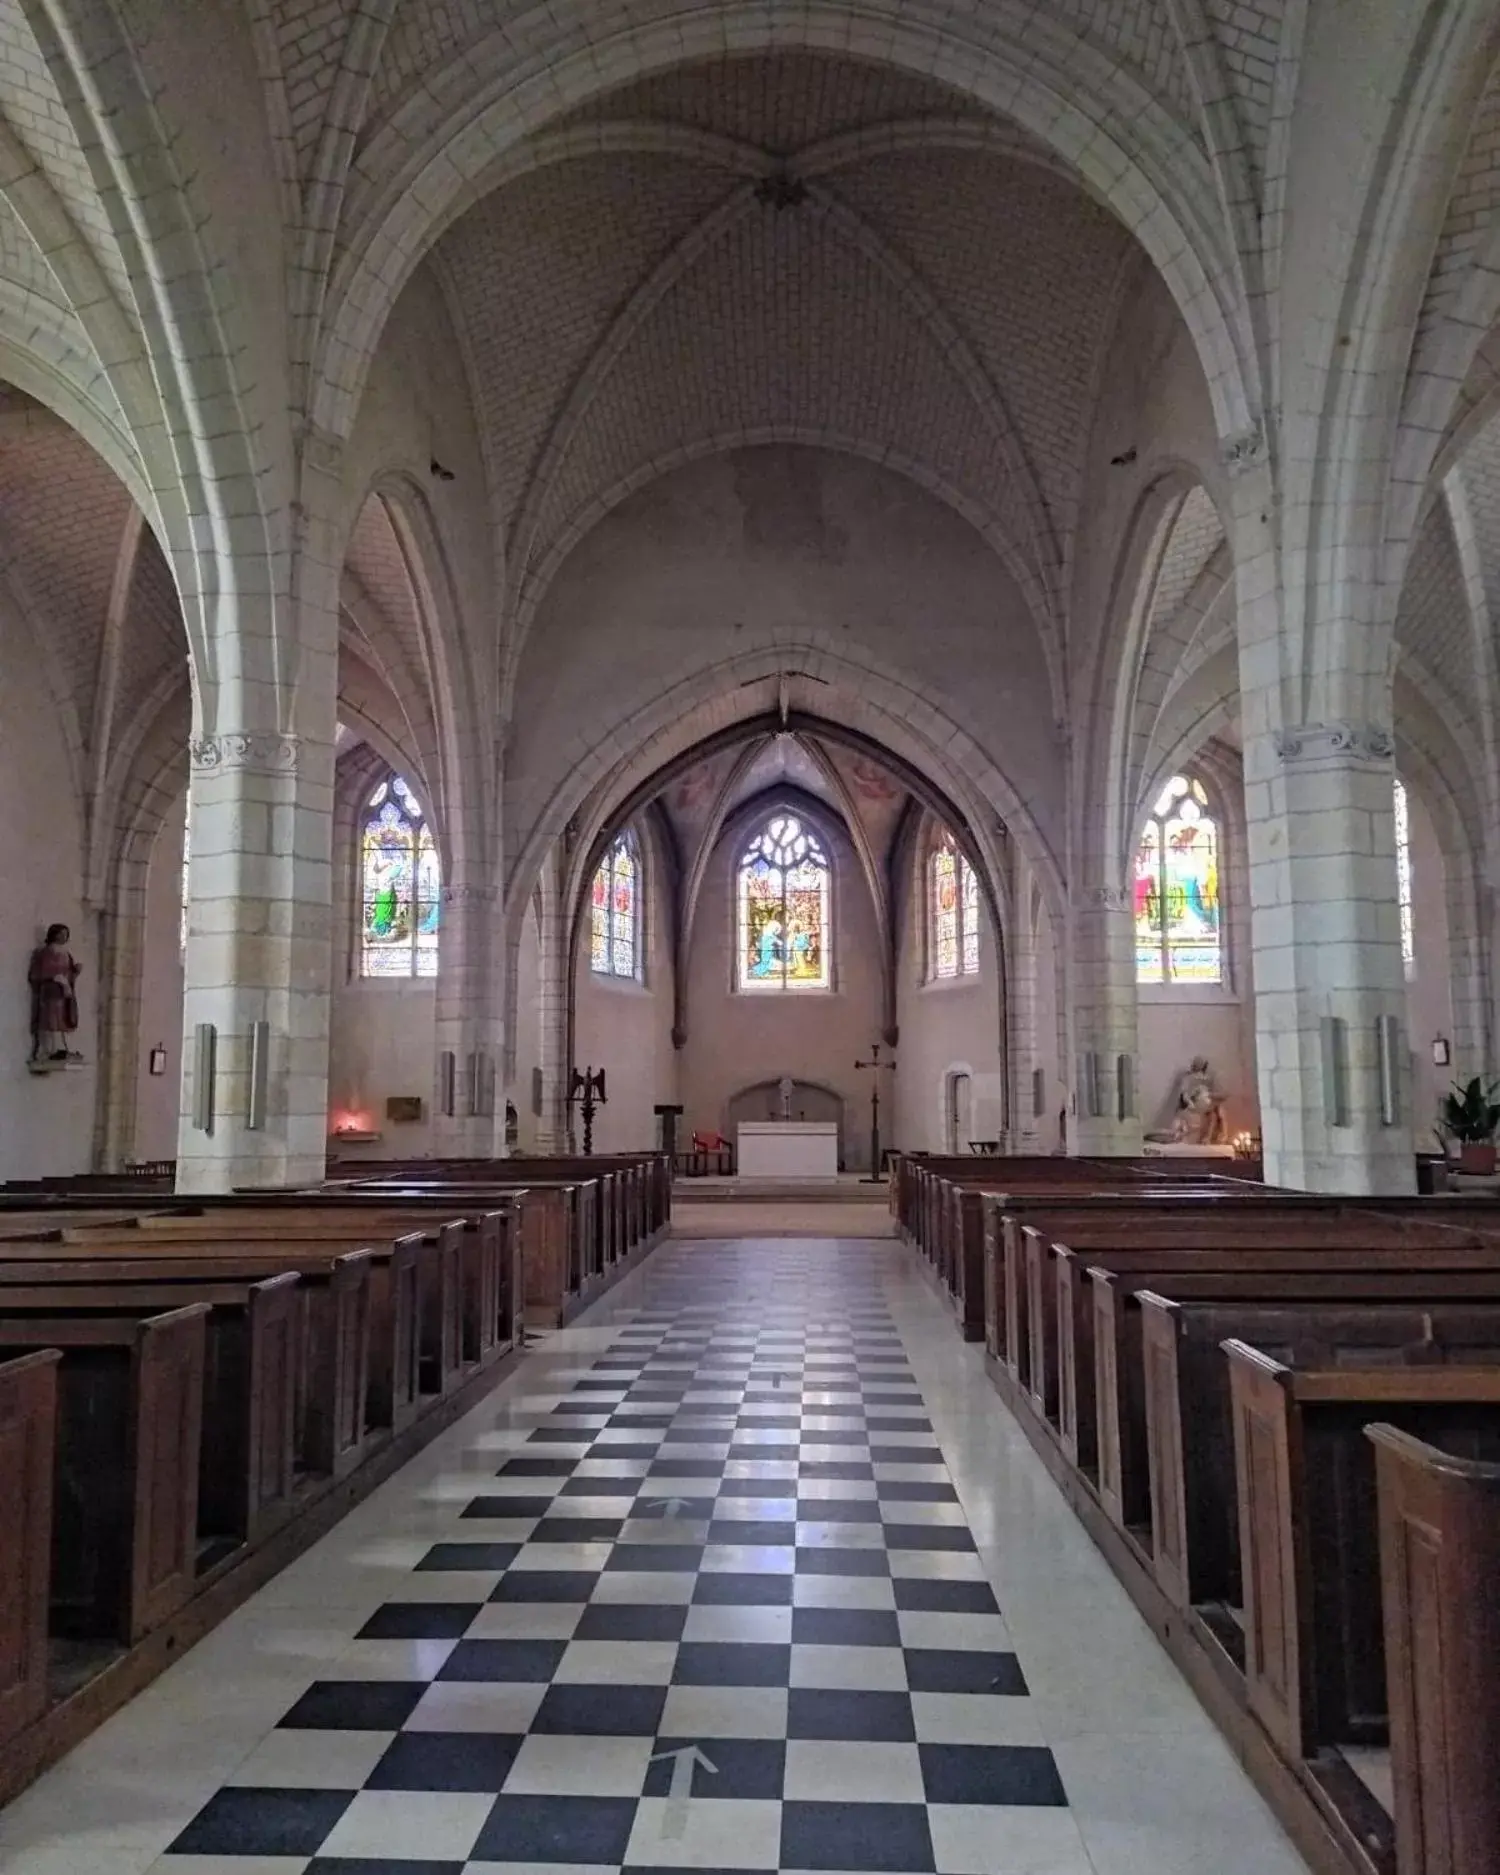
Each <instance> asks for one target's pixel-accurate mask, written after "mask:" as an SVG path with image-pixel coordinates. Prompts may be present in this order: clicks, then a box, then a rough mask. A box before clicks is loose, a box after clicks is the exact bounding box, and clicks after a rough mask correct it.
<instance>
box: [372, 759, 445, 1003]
mask: <svg viewBox="0 0 1500 1875" xmlns="http://www.w3.org/2000/svg"><path fill="white" fill-rule="evenodd" d="M359 851H360V967H359V973H360V975H361V976H364V977H435V976H436V975H437V960H438V923H439V921H440V919H441V917H442V912H443V893H442V878H441V876H440V872H439V868H438V856H437V845H436V843H435V842H434V840H433V837H432V829H431V827H429V826H428V824H427V816H426V814H425V813H424V812H423V810H422V804H421V802H420V801H418V799H417V797H416V795H415V794H413V793H412V791H411V789H410V788H409V787H408V786H407V784H406V782H404V781H403V780H402V779H401V777H400V776H399V775H390V776H388V777H387V778H386V780H384V781H382V782H381V784H380V786H379V787H378V788H376V790H375V792H374V793H373V794H372V795H371V796H370V798H369V801H368V802H367V803H366V806H365V816H364V821H363V823H362V826H361V830H360V845H359Z"/></svg>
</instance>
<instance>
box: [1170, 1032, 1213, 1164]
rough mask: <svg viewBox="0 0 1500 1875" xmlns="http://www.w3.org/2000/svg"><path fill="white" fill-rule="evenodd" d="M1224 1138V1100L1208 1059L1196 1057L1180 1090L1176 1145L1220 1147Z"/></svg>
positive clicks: (1173, 1130) (1200, 1056)
mask: <svg viewBox="0 0 1500 1875" xmlns="http://www.w3.org/2000/svg"><path fill="white" fill-rule="evenodd" d="M1224 1134H1225V1125H1224V1096H1223V1095H1222V1094H1221V1093H1220V1092H1219V1091H1218V1089H1217V1088H1216V1087H1215V1086H1214V1080H1213V1076H1212V1074H1211V1073H1210V1072H1209V1067H1208V1057H1207V1056H1206V1055H1194V1057H1193V1060H1192V1064H1191V1065H1190V1066H1189V1068H1188V1070H1187V1072H1186V1073H1185V1074H1184V1075H1183V1077H1182V1080H1181V1082H1180V1084H1179V1086H1178V1089H1177V1112H1176V1115H1175V1116H1174V1118H1173V1121H1172V1139H1173V1142H1174V1143H1175V1144H1177V1145H1179V1146H1217V1145H1220V1144H1221V1143H1222V1142H1223V1139H1224Z"/></svg>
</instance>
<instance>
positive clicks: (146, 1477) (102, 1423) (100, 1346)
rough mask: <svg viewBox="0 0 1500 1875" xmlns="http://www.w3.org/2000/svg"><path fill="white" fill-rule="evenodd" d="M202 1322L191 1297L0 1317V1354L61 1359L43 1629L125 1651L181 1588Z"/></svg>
mask: <svg viewBox="0 0 1500 1875" xmlns="http://www.w3.org/2000/svg"><path fill="white" fill-rule="evenodd" d="M207 1315H208V1309H207V1307H206V1305H204V1304H201V1303H197V1304H191V1305H189V1306H187V1307H185V1308H180V1309H172V1310H169V1311H167V1312H165V1313H162V1314H159V1315H155V1316H150V1317H147V1318H146V1319H144V1320H138V1319H135V1318H112V1317H107V1316H106V1317H102V1318H101V1317H89V1316H72V1315H58V1316H38V1317H35V1318H32V1319H29V1320H27V1321H26V1322H24V1323H16V1322H6V1321H0V1347H4V1348H7V1349H10V1350H11V1351H13V1352H15V1353H21V1352H26V1351H32V1350H37V1351H41V1350H52V1349H56V1350H58V1351H59V1352H60V1353H61V1356H62V1358H61V1360H60V1362H59V1363H58V1365H57V1369H56V1372H57V1439H56V1444H55V1448H54V1450H55V1466H54V1473H53V1497H52V1512H53V1528H52V1543H51V1572H50V1585H49V1589H48V1597H49V1605H50V1613H49V1626H50V1632H51V1633H53V1634H55V1635H58V1636H61V1637H63V1638H65V1639H68V1640H72V1641H78V1642H101V1641H107V1642H113V1643H118V1644H123V1645H126V1646H128V1645H130V1644H131V1643H132V1642H134V1641H137V1640H139V1639H140V1638H141V1637H142V1636H143V1635H144V1634H146V1633H147V1632H148V1631H149V1630H150V1629H151V1628H153V1627H155V1626H157V1625H159V1624H160V1623H161V1622H163V1621H165V1620H166V1619H167V1618H168V1617H169V1616H171V1615H172V1614H174V1613H175V1612H176V1611H177V1610H178V1609H180V1608H181V1607H182V1606H183V1605H184V1603H185V1602H186V1601H187V1600H188V1598H189V1596H190V1595H191V1594H192V1593H193V1589H194V1585H195V1580H196V1575H197V1562H198V1534H197V1533H198V1464H199V1448H200V1441H201V1436H202V1404H203V1365H204V1324H205V1318H206V1317H207Z"/></svg>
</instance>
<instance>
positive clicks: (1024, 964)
mask: <svg viewBox="0 0 1500 1875" xmlns="http://www.w3.org/2000/svg"><path fill="white" fill-rule="evenodd" d="M1005 959H1006V964H1007V966H1008V968H1007V972H1006V978H1007V980H1006V981H1005V982H1004V983H1003V984H1002V985H1001V994H1002V996H1003V998H1004V1008H1005V1012H1006V1020H1007V1024H1008V1028H1009V1049H1008V1053H1009V1055H1010V1071H1011V1099H1010V1120H1011V1123H1010V1126H1009V1128H1008V1129H1007V1132H1006V1137H1005V1139H1004V1141H1003V1142H1002V1149H1003V1150H1004V1151H1007V1152H1019V1153H1037V1152H1040V1151H1041V1150H1042V1144H1041V1135H1040V1133H1039V1131H1038V1126H1039V1119H1038V1116H1037V1115H1036V1113H1035V1112H1034V1111H1033V1105H1034V1103H1033V1100H1032V1075H1033V1072H1034V1070H1035V1068H1036V1066H1037V1062H1038V1056H1039V1054H1040V1049H1039V1046H1038V1036H1037V984H1036V971H1037V957H1036V925H1035V923H1034V921H1033V919H1032V883H1031V873H1030V870H1029V868H1028V867H1026V866H1025V865H1024V864H1023V863H1022V862H1021V861H1020V860H1019V859H1018V861H1017V864H1016V867H1015V874H1014V882H1013V890H1012V893H1011V928H1010V929H1009V930H1008V931H1007V932H1006V943H1005Z"/></svg>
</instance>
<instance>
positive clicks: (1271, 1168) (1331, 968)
mask: <svg viewBox="0 0 1500 1875" xmlns="http://www.w3.org/2000/svg"><path fill="white" fill-rule="evenodd" d="M1394 779H1395V769H1394V762H1393V743H1392V739H1391V733H1390V730H1389V729H1388V728H1387V727H1385V726H1384V725H1381V724H1369V723H1350V722H1338V723H1305V724H1300V725H1293V726H1287V727H1282V728H1278V729H1273V730H1271V731H1269V732H1267V733H1263V734H1260V735H1256V736H1253V737H1251V738H1249V739H1248V740H1247V742H1246V748H1245V817H1246V822H1247V829H1248V833H1249V840H1250V906H1251V932H1252V943H1253V947H1254V958H1255V1044H1256V1057H1257V1062H1258V1066H1259V1077H1260V1109H1261V1132H1262V1136H1263V1139H1264V1142H1265V1157H1266V1178H1267V1180H1268V1181H1269V1182H1271V1183H1272V1184H1278V1185H1289V1186H1292V1187H1293V1188H1295V1189H1297V1190H1304V1191H1331V1192H1340V1191H1342V1192H1363V1193H1375V1194H1384V1193H1399V1192H1409V1191H1411V1190H1412V1188H1413V1183H1414V1178H1415V1170H1414V1165H1413V1160H1412V1139H1411V1126H1410V1099H1411V1089H1410V1087H1409V1085H1408V1076H1407V1073H1406V1067H1407V1050H1408V1045H1409V1044H1408V1039H1407V1037H1406V1034H1405V1027H1406V985H1405V980H1404V977H1403V973H1402V965H1401V912H1400V904H1399V900H1398V896H1397V883H1396V839H1395V820H1394V811H1393V796H1392V785H1393V782H1394ZM1386 1017H1393V1018H1394V1019H1395V1023H1396V1030H1395V1037H1394V1046H1393V1047H1392V1049H1391V1058H1392V1063H1393V1067H1394V1071H1395V1073H1396V1074H1397V1077H1398V1087H1399V1118H1397V1119H1394V1120H1392V1119H1391V1118H1389V1117H1388V1116H1387V1117H1383V1115H1382V1094H1381V1087H1382V1076H1381V1062H1380V1044H1379V1026H1378V1025H1379V1024H1380V1021H1381V1019H1382V1018H1386ZM1330 1056H1331V1057H1332V1059H1330ZM1336 1084H1337V1085H1336Z"/></svg>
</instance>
